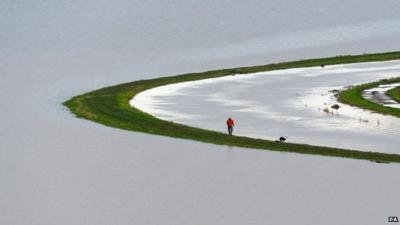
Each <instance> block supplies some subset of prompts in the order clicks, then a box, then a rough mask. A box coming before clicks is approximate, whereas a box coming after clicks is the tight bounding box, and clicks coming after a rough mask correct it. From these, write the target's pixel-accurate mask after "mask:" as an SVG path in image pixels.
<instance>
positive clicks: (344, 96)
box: [337, 77, 400, 117]
mask: <svg viewBox="0 0 400 225" xmlns="http://www.w3.org/2000/svg"><path fill="white" fill-rule="evenodd" d="M397 82H400V77H397V78H391V79H383V80H380V81H376V82H371V83H367V84H361V85H357V86H354V87H350V88H348V89H346V90H343V91H341V92H340V93H339V94H338V96H337V97H338V100H339V101H340V102H342V103H345V104H349V105H352V106H357V107H359V108H363V109H367V110H371V111H374V112H377V113H381V114H385V115H391V116H396V117H400V109H396V108H392V107H387V106H383V105H380V104H377V103H374V102H370V101H368V100H366V99H364V98H363V97H362V92H363V91H364V90H366V89H370V88H374V87H377V86H379V85H381V84H390V83H397ZM393 92H394V93H393V94H394V95H395V94H398V92H397V93H396V91H393ZM392 97H393V96H392Z"/></svg>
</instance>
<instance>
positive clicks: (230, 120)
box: [226, 118, 235, 127]
mask: <svg viewBox="0 0 400 225" xmlns="http://www.w3.org/2000/svg"><path fill="white" fill-rule="evenodd" d="M226 125H227V126H228V127H233V126H234V125H235V122H233V119H231V118H229V119H228V120H227V121H226Z"/></svg>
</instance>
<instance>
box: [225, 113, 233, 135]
mask: <svg viewBox="0 0 400 225" xmlns="http://www.w3.org/2000/svg"><path fill="white" fill-rule="evenodd" d="M226 126H228V133H229V135H232V132H233V127H234V126H235V122H233V119H232V118H230V117H229V119H228V120H227V121H226Z"/></svg>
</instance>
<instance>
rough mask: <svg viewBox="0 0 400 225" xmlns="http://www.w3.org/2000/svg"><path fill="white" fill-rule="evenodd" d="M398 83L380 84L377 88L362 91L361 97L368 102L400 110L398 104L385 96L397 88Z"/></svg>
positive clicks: (399, 84)
mask: <svg viewBox="0 0 400 225" xmlns="http://www.w3.org/2000/svg"><path fill="white" fill-rule="evenodd" d="M399 86H400V83H393V84H381V85H379V86H378V87H375V88H371V89H366V90H364V91H363V93H362V96H363V97H364V98H365V99H367V100H368V101H371V102H375V103H378V104H381V105H384V106H388V107H392V108H397V109H400V103H398V102H397V101H395V100H394V99H392V98H391V97H390V96H388V95H387V94H386V92H387V91H389V90H391V89H393V88H397V87H399Z"/></svg>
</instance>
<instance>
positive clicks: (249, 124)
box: [130, 61, 400, 153]
mask: <svg viewBox="0 0 400 225" xmlns="http://www.w3.org/2000/svg"><path fill="white" fill-rule="evenodd" d="M399 70H400V61H389V62H372V63H356V64H347V65H334V66H326V67H324V68H322V67H319V66H318V67H310V68H297V69H287V70H277V71H270V72H260V73H253V74H243V75H234V76H226V77H221V78H215V79H206V80H200V81H191V82H184V83H178V84H172V85H166V86H162V87H158V88H153V89H150V90H147V91H145V92H141V93H139V94H138V95H137V96H135V97H134V98H133V99H132V100H131V102H130V103H131V105H132V106H134V107H137V108H139V109H141V110H143V111H145V112H147V113H150V114H152V115H154V116H156V117H160V118H162V119H165V120H172V121H174V122H178V123H183V124H188V125H192V126H196V127H202V128H205V129H212V130H218V131H221V132H226V125H225V120H226V119H227V118H228V117H233V118H234V119H235V120H236V123H235V134H237V135H245V136H251V137H260V138H267V139H270V140H277V139H278V138H279V137H281V136H285V137H287V138H288V140H287V141H289V142H295V143H306V144H314V145H321V146H330V147H339V148H348V149H357V150H363V151H379V152H388V153H400V149H399V143H400V142H399V140H398V136H399V134H400V120H399V119H398V118H397V117H392V116H384V115H380V114H377V113H374V112H370V111H366V110H362V109H359V108H356V107H350V106H347V105H343V104H341V103H339V102H338V101H337V99H336V97H335V96H334V93H333V92H332V90H339V89H343V88H344V87H346V86H349V85H354V84H362V83H366V82H372V81H376V80H380V79H384V78H390V77H393V76H395V75H396V74H397V73H398V71H399ZM396 85H398V84H392V85H390V86H388V87H386V89H390V88H391V86H396ZM392 88H393V87H392ZM377 89H378V88H377ZM374 90H375V89H374ZM392 101H394V100H392ZM335 104H339V106H340V108H339V109H338V110H335V109H332V108H331V107H332V106H333V105H335ZM338 140H339V141H338Z"/></svg>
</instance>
